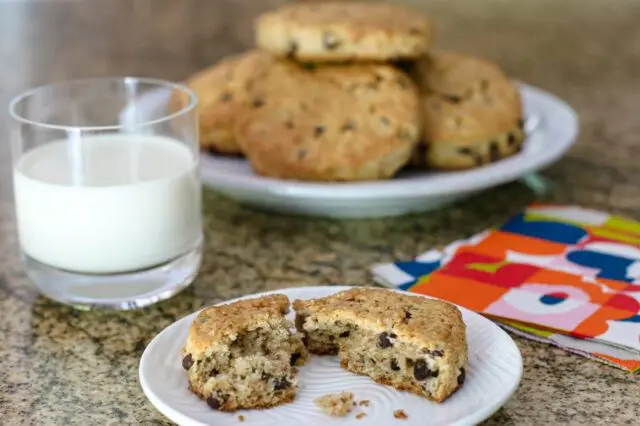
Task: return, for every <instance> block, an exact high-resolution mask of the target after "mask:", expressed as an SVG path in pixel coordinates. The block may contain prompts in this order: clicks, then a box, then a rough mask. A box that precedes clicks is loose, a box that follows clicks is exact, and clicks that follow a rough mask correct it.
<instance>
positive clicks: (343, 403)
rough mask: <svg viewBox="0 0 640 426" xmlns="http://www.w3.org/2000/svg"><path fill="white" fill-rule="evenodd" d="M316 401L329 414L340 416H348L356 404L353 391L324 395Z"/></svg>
mask: <svg viewBox="0 0 640 426" xmlns="http://www.w3.org/2000/svg"><path fill="white" fill-rule="evenodd" d="M315 403H316V405H317V406H318V407H320V408H321V409H322V410H323V411H324V412H325V413H327V414H328V415H330V416H338V417H343V416H346V415H347V414H349V413H350V412H351V410H353V407H354V406H355V405H356V403H355V401H354V400H353V394H352V393H351V392H341V393H340V394H327V395H323V396H321V397H320V398H318V399H316V400H315Z"/></svg>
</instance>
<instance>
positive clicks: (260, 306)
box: [182, 295, 307, 411]
mask: <svg viewBox="0 0 640 426" xmlns="http://www.w3.org/2000/svg"><path fill="white" fill-rule="evenodd" d="M288 309H289V299H288V298H287V297H286V296H284V295H273V296H265V297H260V298H257V299H249V300H241V301H238V302H235V303H232V304H228V305H220V306H213V307H210V308H206V309H204V310H203V311H201V312H200V313H199V314H198V316H197V318H196V319H195V320H194V322H193V323H192V324H191V327H190V329H189V337H188V338H187V343H186V345H185V347H184V349H183V354H182V366H183V368H184V369H185V370H187V375H188V378H189V388H190V389H191V390H192V391H193V392H194V393H196V394H197V395H198V396H199V397H200V398H202V399H204V400H205V401H206V402H207V404H209V406H211V408H213V409H216V410H221V411H234V410H236V409H240V408H267V407H272V406H274V405H278V404H283V403H286V402H291V401H292V400H293V398H294V396H295V394H296V387H297V382H298V376H297V369H296V368H295V366H296V365H301V364H303V363H304V361H305V359H306V356H307V351H306V348H305V347H304V345H303V343H302V340H301V339H300V336H299V335H297V334H292V332H291V328H292V324H291V323H290V322H289V321H287V320H286V318H285V314H286V313H287V311H288Z"/></svg>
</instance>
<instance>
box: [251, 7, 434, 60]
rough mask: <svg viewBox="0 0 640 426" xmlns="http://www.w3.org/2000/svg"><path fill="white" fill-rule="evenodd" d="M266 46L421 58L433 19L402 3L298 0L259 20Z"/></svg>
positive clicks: (325, 56) (294, 53) (286, 51)
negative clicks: (299, 0)
mask: <svg viewBox="0 0 640 426" xmlns="http://www.w3.org/2000/svg"><path fill="white" fill-rule="evenodd" d="M255 27H256V39H257V44H258V46H260V47H261V48H263V49H265V50H268V51H270V52H272V53H274V54H276V55H279V56H288V57H290V58H296V59H299V60H303V61H345V60H356V59H357V60H390V59H399V58H417V57H419V56H421V55H423V54H425V53H426V52H427V51H428V50H429V47H430V45H431V38H432V36H431V24H430V22H429V20H428V18H427V17H426V16H424V15H423V14H422V13H421V12H419V11H417V10H414V9H412V8H409V7H407V6H404V5H399V4H385V3H363V2H353V3H349V2H325V3H298V4H292V5H287V6H284V7H282V8H280V9H278V10H276V11H272V12H267V13H265V14H263V15H261V16H260V17H259V18H258V19H257V20H256V25H255Z"/></svg>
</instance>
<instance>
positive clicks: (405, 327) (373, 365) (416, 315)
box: [293, 288, 467, 402]
mask: <svg viewBox="0 0 640 426" xmlns="http://www.w3.org/2000/svg"><path fill="white" fill-rule="evenodd" d="M293 306H294V309H295V310H296V313H297V318H296V326H297V328H298V330H299V331H300V332H303V333H304V335H305V343H306V345H307V347H308V349H309V351H310V352H312V353H315V354H336V353H338V354H339V356H340V364H341V365H342V367H343V368H346V369H347V370H349V371H352V372H354V373H358V374H363V375H366V376H369V377H371V378H373V379H374V380H375V381H376V382H378V383H382V384H386V385H390V386H393V387H395V388H396V389H399V390H407V391H410V392H413V393H416V394H418V395H420V396H423V397H425V398H428V399H431V400H434V401H438V402H442V401H444V400H445V399H446V398H447V397H448V396H449V395H451V394H452V393H453V392H454V391H455V390H456V389H458V387H459V386H461V385H462V383H463V382H464V378H465V369H466V368H467V342H466V336H465V325H464V322H463V321H462V315H461V313H460V311H459V310H458V309H457V308H456V307H455V306H453V305H451V304H449V303H446V302H443V301H440V300H432V299H427V298H424V297H420V296H409V295H406V294H402V293H399V292H395V291H390V290H382V289H367V288H355V289H351V290H347V291H343V292H340V293H337V294H334V295H332V296H328V297H324V298H320V299H313V300H296V301H295V302H294V304H293Z"/></svg>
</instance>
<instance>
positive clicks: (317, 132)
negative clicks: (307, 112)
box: [313, 126, 325, 138]
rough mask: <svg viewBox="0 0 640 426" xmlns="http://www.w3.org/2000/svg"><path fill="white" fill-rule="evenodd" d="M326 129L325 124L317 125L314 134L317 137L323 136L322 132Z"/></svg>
mask: <svg viewBox="0 0 640 426" xmlns="http://www.w3.org/2000/svg"><path fill="white" fill-rule="evenodd" d="M324 131H325V128H324V126H316V127H315V128H314V129H313V136H315V137H316V138H317V137H320V136H322V134H323V133H324Z"/></svg>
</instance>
